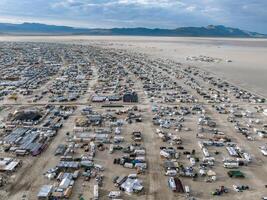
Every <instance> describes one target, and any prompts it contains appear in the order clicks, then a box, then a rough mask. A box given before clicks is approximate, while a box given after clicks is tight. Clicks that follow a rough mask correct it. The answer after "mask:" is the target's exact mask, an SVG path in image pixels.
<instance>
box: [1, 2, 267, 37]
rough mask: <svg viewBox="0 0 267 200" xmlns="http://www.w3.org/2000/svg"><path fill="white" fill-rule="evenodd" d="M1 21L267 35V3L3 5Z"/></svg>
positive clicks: (18, 3) (46, 3)
mask: <svg viewBox="0 0 267 200" xmlns="http://www.w3.org/2000/svg"><path fill="white" fill-rule="evenodd" d="M0 22H11V23H22V22H40V23H47V24H56V25H69V26H75V27H88V28H95V27H101V28H110V27H141V26H142V27H149V28H153V27H158V28H176V27H181V26H206V25H209V24H214V25H218V24H222V25H226V26H231V27H238V28H242V29H244V30H250V31H258V32H262V33H267V0H242V1H241V0H0Z"/></svg>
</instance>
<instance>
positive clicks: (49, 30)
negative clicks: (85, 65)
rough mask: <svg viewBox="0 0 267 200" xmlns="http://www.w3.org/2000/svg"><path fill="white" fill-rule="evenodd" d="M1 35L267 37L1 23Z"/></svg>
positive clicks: (220, 30) (230, 31)
mask: <svg viewBox="0 0 267 200" xmlns="http://www.w3.org/2000/svg"><path fill="white" fill-rule="evenodd" d="M0 33H1V34H13V35H128V36H174V37H176V36H177V37H178V36H184V37H187V36H191V37H243V38H246V37H250V38H266V37H267V35H265V34H260V33H256V32H249V31H243V30H240V29H237V28H230V27H225V26H222V25H219V26H213V25H209V26H207V27H181V28H177V29H158V28H156V29H149V28H142V27H140V28H111V29H86V28H73V27H68V26H56V25H46V24H39V23H23V24H9V23H0Z"/></svg>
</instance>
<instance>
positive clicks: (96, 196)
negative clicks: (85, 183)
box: [93, 185, 99, 200]
mask: <svg viewBox="0 0 267 200" xmlns="http://www.w3.org/2000/svg"><path fill="white" fill-rule="evenodd" d="M98 199H99V189H98V185H94V197H93V200H98Z"/></svg>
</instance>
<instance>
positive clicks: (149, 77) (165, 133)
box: [0, 43, 267, 200]
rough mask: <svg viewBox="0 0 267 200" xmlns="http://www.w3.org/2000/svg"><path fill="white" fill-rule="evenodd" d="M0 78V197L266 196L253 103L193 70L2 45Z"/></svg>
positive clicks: (261, 123) (266, 151)
mask: <svg viewBox="0 0 267 200" xmlns="http://www.w3.org/2000/svg"><path fill="white" fill-rule="evenodd" d="M0 73H1V78H0V86H1V88H0V95H1V113H0V120H1V123H0V128H1V132H0V134H1V135H0V147H1V152H0V171H1V172H0V187H1V193H0V197H1V198H2V197H3V198H10V199H11V198H14V197H17V198H18V199H24V200H26V199H36V198H38V199H81V200H82V199H95V200H96V199H106V198H111V199H146V198H147V197H151V198H153V199H173V198H181V199H209V198H215V197H212V196H219V195H220V196H222V198H224V199H233V198H244V199H246V198H247V197H253V199H260V198H262V197H264V195H266V189H265V184H267V178H266V176H265V174H266V171H267V168H266V163H267V161H266V157H265V156H266V155H267V145H266V141H265V140H266V137H267V119H266V115H267V114H266V113H267V111H266V108H267V107H266V104H265V98H264V97H262V96H260V95H258V94H254V93H252V92H250V91H247V90H245V89H243V88H239V87H238V86H235V85H233V84H231V83H229V82H227V81H225V80H222V79H220V78H217V77H215V76H214V75H212V74H210V73H208V72H205V71H202V70H200V69H199V68H197V67H189V66H185V65H183V64H180V63H175V62H172V61H170V60H160V59H152V58H148V57H147V56H146V55H143V54H136V53H127V52H125V51H123V50H118V49H111V48H106V49H104V48H100V47H93V46H85V45H84V46H83V45H71V44H69V45H67V44H48V43H47V44H46V43H2V45H1V49H0ZM9 175H10V176H9ZM203 188H205V190H203ZM238 192H239V193H238ZM240 192H243V193H240ZM250 199H251V198H250Z"/></svg>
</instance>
